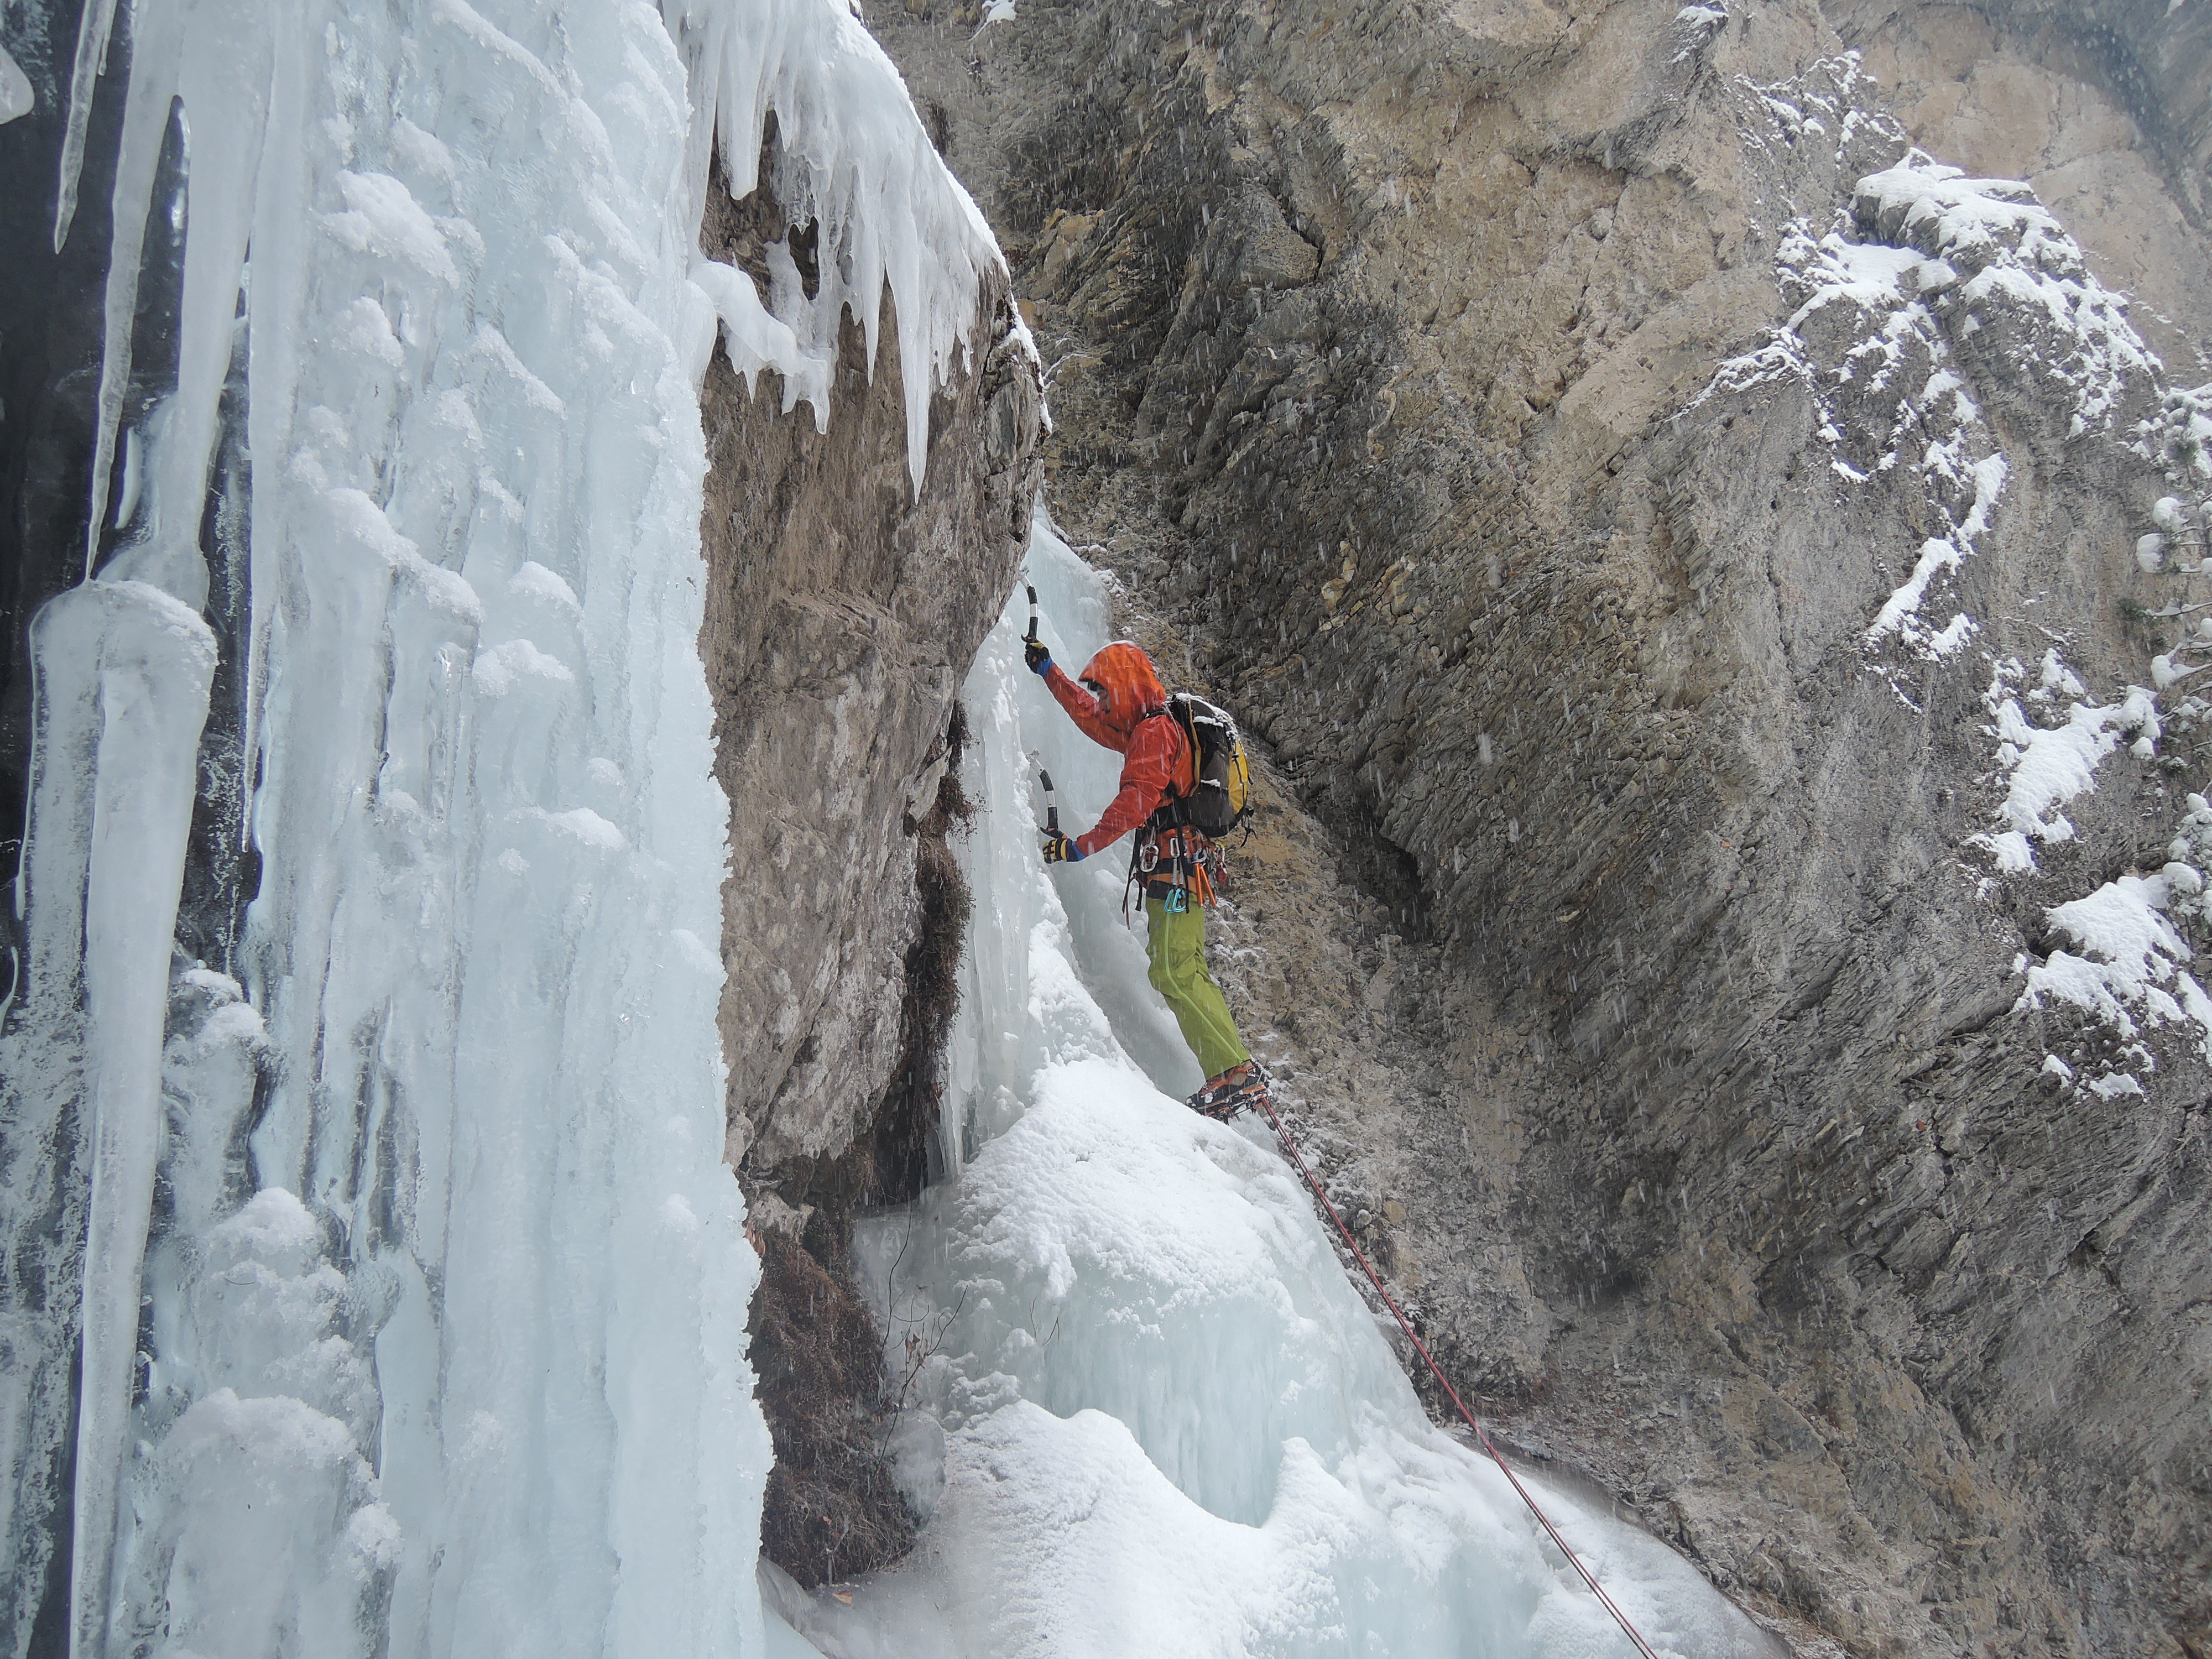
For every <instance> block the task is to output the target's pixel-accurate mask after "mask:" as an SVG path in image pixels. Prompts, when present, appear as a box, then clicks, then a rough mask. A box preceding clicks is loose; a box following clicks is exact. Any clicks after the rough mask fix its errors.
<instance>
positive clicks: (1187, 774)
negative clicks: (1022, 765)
mask: <svg viewBox="0 0 2212 1659" xmlns="http://www.w3.org/2000/svg"><path fill="white" fill-rule="evenodd" d="M1082 678H1084V679H1086V680H1090V681H1092V682H1094V683H1096V684H1099V685H1102V686H1103V687H1105V689H1106V707H1105V708H1100V707H1099V702H1098V699H1097V698H1096V697H1094V696H1091V693H1090V692H1088V691H1086V690H1084V689H1083V687H1081V686H1080V685H1078V684H1076V683H1075V682H1074V681H1073V680H1072V679H1070V678H1067V676H1066V674H1065V673H1064V672H1062V671H1061V670H1060V665H1059V664H1058V663H1054V664H1053V665H1052V666H1051V667H1050V668H1049V669H1048V670H1047V671H1045V677H1044V683H1045V685H1046V687H1047V689H1048V690H1050V691H1051V692H1052V695H1053V700H1054V702H1057V703H1059V704H1060V707H1061V708H1064V709H1066V711H1067V717H1068V719H1070V720H1073V721H1074V722H1075V724H1076V726H1077V728H1078V729H1079V730H1080V731H1081V732H1082V733H1083V735H1084V736H1085V737H1086V738H1090V739H1091V741H1092V742H1093V743H1096V744H1101V745H1103V747H1105V748H1108V749H1111V750H1114V751H1115V752H1116V753H1117V754H1119V755H1120V756H1121V757H1122V758H1121V790H1120V792H1119V793H1116V794H1115V797H1114V799H1112V800H1111V801H1109V802H1108V803H1107V805H1106V810H1105V811H1103V812H1102V813H1100V814H1099V815H1098V822H1097V823H1095V824H1093V825H1092V826H1091V828H1090V829H1086V830H1085V831H1084V833H1083V834H1081V835H1079V836H1076V837H1075V844H1076V846H1077V847H1079V848H1081V849H1082V852H1083V856H1084V857H1085V858H1089V857H1090V856H1091V854H1093V853H1096V852H1097V851H1099V850H1100V849H1101V848H1106V847H1110V846H1112V845H1113V844H1114V843H1115V842H1117V841H1119V840H1121V837H1122V836H1126V835H1127V834H1128V833H1129V831H1130V830H1132V829H1136V828H1137V827H1138V826H1139V825H1140V824H1142V823H1144V822H1145V820H1146V819H1147V818H1149V817H1152V814H1153V813H1154V812H1155V811H1158V809H1159V805H1160V803H1161V802H1162V801H1163V800H1164V799H1167V796H1168V792H1169V791H1170V789H1171V788H1172V789H1174V790H1175V791H1176V792H1177V793H1185V794H1187V793H1189V792H1190V791H1191V790H1192V789H1193V788H1194V787H1196V785H1197V782H1198V768H1197V766H1196V764H1195V763H1194V762H1193V760H1192V759H1191V754H1190V740H1189V739H1188V738H1185V737H1184V736H1183V733H1182V725H1181V724H1180V723H1179V722H1177V721H1176V720H1173V719H1172V718H1169V717H1168V714H1167V708H1168V689H1167V687H1166V686H1164V685H1163V684H1160V677H1159V675H1158V674H1157V673H1156V672H1154V671H1153V669H1152V659H1151V658H1150V657H1148V656H1146V654H1145V653H1144V652H1143V651H1142V650H1140V649H1139V647H1136V646H1133V645H1132V644H1130V643H1129V641H1127V640H1116V641H1114V643H1113V644H1111V645H1109V646H1107V647H1104V648H1103V650H1101V651H1100V652H1099V653H1098V654H1097V656H1095V657H1093V658H1091V660H1090V661H1089V662H1088V663H1086V664H1085V665H1084V668H1083V674H1082ZM1155 716H1158V718H1154V717H1155Z"/></svg>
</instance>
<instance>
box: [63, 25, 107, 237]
mask: <svg viewBox="0 0 2212 1659" xmlns="http://www.w3.org/2000/svg"><path fill="white" fill-rule="evenodd" d="M114 24H115V0H85V4H84V12H83V15H82V17H81V18H80V20H79V21H78V23H77V33H76V70H74V71H73V72H72V73H71V75H70V106H69V125H68V126H67V127H66V128H65V129H64V131H63V133H62V172H61V182H60V188H59V190H58V192H57V194H56V196H55V198H54V252H57V253H59V252H61V251H62V245H63V244H64V243H65V242H67V241H68V240H69V233H70V221H71V220H73V219H75V218H76V186H77V179H78V176H79V175H80V174H81V173H83V171H84V140H85V134H86V132H87V131H88V129H89V128H90V127H91V125H92V94H93V91H94V87H95V85H96V84H97V82H99V80H100V76H101V74H102V73H103V72H104V71H105V70H106V67H107V34H108V31H109V30H110V29H111V28H112V27H114Z"/></svg>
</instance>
